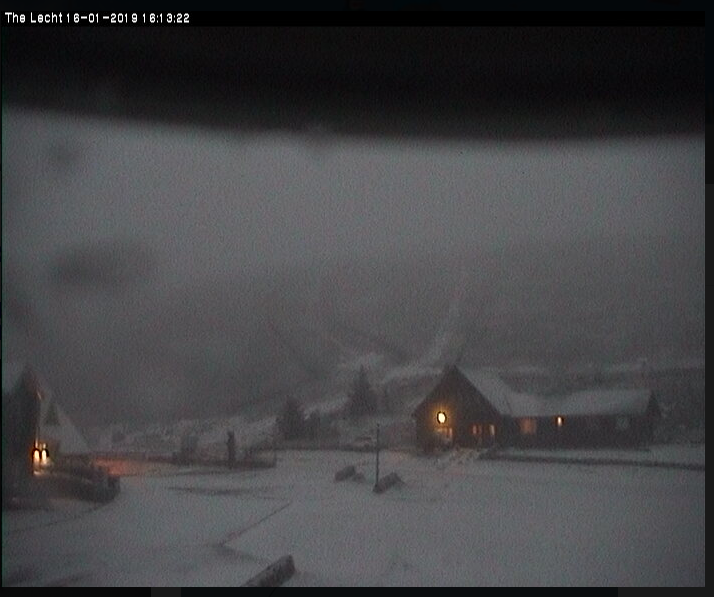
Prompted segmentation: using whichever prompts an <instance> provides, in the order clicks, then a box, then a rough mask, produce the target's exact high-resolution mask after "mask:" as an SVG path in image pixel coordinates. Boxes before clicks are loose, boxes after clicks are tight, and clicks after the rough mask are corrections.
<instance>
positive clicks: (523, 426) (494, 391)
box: [413, 366, 660, 450]
mask: <svg viewBox="0 0 714 597" xmlns="http://www.w3.org/2000/svg"><path fill="white" fill-rule="evenodd" d="M659 416H660V410H659V406H658V404H657V401H656V399H655V397H654V396H653V393H652V391H651V390H649V389H643V388H635V389H601V388H596V389H589V390H584V391H578V392H573V393H570V394H566V395H560V396H539V395H535V394H527V393H523V392H515V391H513V390H512V389H511V388H509V387H508V386H507V385H506V384H505V383H504V382H503V380H502V379H501V378H500V377H499V376H498V375H497V374H495V373H493V372H491V371H487V370H468V369H460V368H458V367H456V366H452V367H448V368H447V369H445V370H444V373H443V374H442V376H441V378H440V379H439V381H438V383H437V385H436V387H434V388H433V389H432V390H431V392H429V394H428V395H427V397H426V398H425V399H424V400H423V401H422V402H421V403H420V404H419V405H418V406H417V408H416V409H415V410H414V413H413V417H414V419H415V422H416V441H417V445H418V446H420V447H421V448H423V449H425V450H430V449H433V448H435V447H437V446H450V445H462V446H476V447H489V446H495V445H501V446H510V445H516V446H541V447H545V446H566V445H567V446H578V445H581V446H585V445H588V446H596V445H636V444H642V443H646V442H648V441H650V440H651V439H652V434H653V431H654V425H655V422H656V420H657V418H658V417H659Z"/></svg>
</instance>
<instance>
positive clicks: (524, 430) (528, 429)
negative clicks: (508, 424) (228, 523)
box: [518, 419, 537, 435]
mask: <svg viewBox="0 0 714 597" xmlns="http://www.w3.org/2000/svg"><path fill="white" fill-rule="evenodd" d="M518 426H519V427H520V429H521V435H533V434H534V433H535V432H536V428H537V421H536V420H535V419H519V420H518Z"/></svg>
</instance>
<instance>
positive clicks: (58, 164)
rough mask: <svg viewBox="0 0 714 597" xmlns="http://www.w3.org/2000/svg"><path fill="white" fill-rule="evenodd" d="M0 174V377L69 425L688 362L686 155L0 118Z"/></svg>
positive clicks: (693, 200)
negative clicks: (390, 370) (509, 371)
mask: <svg viewBox="0 0 714 597" xmlns="http://www.w3.org/2000/svg"><path fill="white" fill-rule="evenodd" d="M2 157H3V165H4V167H3V180H2V225H3V226H2V246H3V266H2V283H3V301H2V322H3V359H10V360H27V361H30V362H31V363H33V364H34V365H35V366H36V367H37V369H38V370H39V371H41V372H42V374H43V376H44V377H46V379H47V380H48V382H49V385H50V386H51V387H52V389H53V391H54V392H55V395H56V396H57V397H58V399H59V400H60V401H61V402H62V403H63V405H64V406H65V407H66V409H67V410H68V411H69V412H70V414H71V415H72V416H73V417H74V418H75V419H76V420H77V421H78V422H79V423H80V424H83V425H89V424H100V423H107V422H110V421H121V420H132V421H153V420H167V419H173V418H177V417H186V416H191V417H198V416H214V415H217V414H224V413H231V414H232V413H235V412H238V411H244V412H246V413H250V412H258V411H260V410H262V409H269V408H274V405H275V404H277V403H279V402H280V401H282V400H283V399H284V398H285V396H286V395H287V394H289V393H295V392H301V394H300V395H301V396H303V397H307V399H310V398H311V397H313V398H314V399H315V400H317V399H320V398H324V397H325V396H326V395H329V394H330V393H331V392H338V391H339V389H340V387H342V388H343V391H346V390H347V384H348V383H349V381H348V380H349V379H350V377H349V375H351V373H352V372H353V369H354V367H352V365H353V364H355V363H359V362H363V363H367V364H368V365H369V364H370V363H372V364H374V363H376V362H378V363H379V365H380V366H381V367H392V366H393V367H398V366H400V365H404V364H405V363H409V362H414V361H415V360H417V361H418V360H419V359H423V358H424V357H425V355H428V356H429V359H430V361H431V362H432V364H434V365H437V366H442V365H444V364H446V363H447V362H453V361H454V360H459V362H463V363H466V364H469V365H471V366H484V365H490V366H499V367H516V366H524V365H532V366H542V367H560V368H567V367H577V366H584V365H587V364H594V365H596V366H602V365H605V364H611V363H622V362H631V361H634V360H637V359H642V358H646V359H649V360H650V361H653V362H656V361H657V360H681V359H691V358H695V359H702V360H703V358H704V294H705V293H704V286H705V280H704V238H705V229H704V216H705V213H704V191H705V187H704V139H703V136H697V135H691V136H690V135H673V136H651V137H642V138H637V137H623V138H618V137H614V138H609V139H608V138H604V139H603V138H598V139H592V140H590V139H587V140H586V139H568V140H557V141H550V140H539V141H504V142H498V141H495V140H484V141H469V142H451V141H450V142H445V141H428V140H424V139H421V140H419V141H414V140H404V141H400V140H399V139H396V138H395V139H370V138H364V137H362V138H359V139H357V138H351V137H346V136H332V135H330V134H329V131H324V130H321V129H319V128H316V129H315V130H314V131H308V132H306V133H304V134H293V135H289V134H279V133H275V134H260V135H258V134H256V135H252V134H250V135H249V134H240V133H237V132H233V131H230V130H228V129H226V130H207V129H201V128H197V127H196V128H194V127H189V126H169V125H156V124H152V125H146V124H141V123H130V122H127V121H118V120H111V119H92V118H88V117H87V118H84V117H79V116H76V115H59V114H55V113H52V112H36V111H31V110H24V109H17V108H8V107H3V154H2ZM445 322H446V323H447V324H448V327H449V334H448V335H442V336H443V337H444V338H445V341H444V342H443V345H439V346H436V347H435V344H434V339H435V338H438V337H442V336H440V330H441V328H443V326H444V325H445ZM447 336H448V337H447ZM370 359H371V360H370ZM355 366H356V365H355ZM350 367H352V369H351V368H350ZM301 389H302V390H301Z"/></svg>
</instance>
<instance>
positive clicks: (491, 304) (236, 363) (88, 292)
mask: <svg viewBox="0 0 714 597" xmlns="http://www.w3.org/2000/svg"><path fill="white" fill-rule="evenodd" d="M56 269H57V266H56V263H55V262H51V263H50V264H48V265H47V266H46V268H44V269H43V270H40V272H39V275H37V272H33V273H35V277H30V275H29V274H28V273H27V272H26V271H23V270H20V269H18V270H15V269H10V270H9V274H8V275H7V276H4V289H3V294H4V296H9V297H10V298H11V299H13V300H10V301H3V320H4V322H5V323H6V325H5V326H4V332H3V335H4V342H3V351H4V353H5V351H6V350H7V349H8V347H10V346H20V347H24V348H25V350H28V351H32V352H33V354H35V355H37V360H38V362H41V363H43V366H44V368H45V369H46V371H47V376H48V378H49V379H51V380H52V385H53V387H54V390H55V392H56V393H57V394H58V395H59V396H61V397H62V401H63V403H65V404H66V406H67V408H68V409H69V410H70V412H71V413H72V414H73V415H74V416H75V417H76V419H77V420H78V421H79V422H81V423H84V424H91V423H105V422H109V421H111V420H137V421H142V420H144V421H149V420H156V419H171V418H175V417H179V416H192V417H196V416H214V415H217V414H223V413H234V412H238V411H240V410H241V407H244V406H246V405H256V404H261V405H263V406H265V404H266V403H274V404H277V403H278V402H279V401H282V400H283V399H284V397H285V396H286V395H287V394H289V393H294V392H299V391H300V388H305V387H309V388H314V392H316V393H318V394H319V393H320V392H337V391H340V390H341V391H346V389H347V387H348V384H349V380H350V376H351V373H350V372H349V371H342V373H341V377H340V376H339V373H340V371H341V369H340V365H341V364H345V363H348V362H349V361H350V359H354V358H356V357H360V356H364V355H368V354H372V355H378V356H379V359H381V360H380V366H382V367H391V366H398V365H401V364H405V363H408V362H411V361H414V360H415V359H418V358H419V357H420V356H421V355H423V354H425V353H426V352H427V351H428V350H429V348H430V345H431V343H433V342H434V339H435V336H436V335H438V333H439V325H440V324H441V323H442V322H443V320H444V317H445V315H446V314H447V312H448V311H449V307H450V305H451V304H453V303H454V301H455V294H457V293H461V295H462V296H461V297H460V300H459V302H458V309H456V310H455V313H454V317H453V318H454V321H452V322H451V323H450V325H451V328H452V330H451V331H452V333H451V334H450V335H449V337H448V342H447V344H446V346H445V350H444V351H443V354H441V355H439V362H436V363H433V364H434V365H435V366H439V367H440V366H443V364H445V363H446V362H447V361H455V360H457V359H460V361H461V362H463V363H466V364H472V365H478V366H481V365H494V366H500V367H508V366H516V365H523V364H529V365H536V366H543V367H562V368H567V367H575V366H581V365H586V364H593V363H594V364H596V365H605V364H611V363H618V362H630V361H634V360H636V359H638V358H642V357H645V358H649V359H657V358H686V357H690V356H696V357H703V354H704V252H703V246H699V244H698V243H697V242H690V239H679V240H678V239H671V238H663V237H658V236H651V237H639V238H627V237H614V238H584V239H583V240H581V241H578V242H575V243H563V242H561V243H550V244H548V243H542V242H541V243H529V244H521V245H520V246H519V245H515V246H512V247H508V248H507V249H503V250H495V249H483V248H478V247H477V246H474V247H472V248H468V249H467V248H463V249H462V250H461V251H458V252H453V251H452V252H449V253H448V254H445V253H442V254H438V253H432V254H415V255H413V256H412V257H401V258H398V257H394V258H383V259H379V260H377V259H368V258H362V259H357V258H355V259H354V260H351V261H348V260H335V261H334V263H332V264H330V265H325V264H316V265H315V266H313V267H303V268H300V267H289V268H288V267H286V268H283V269H280V268H271V269H268V270H266V271H265V272H264V273H263V274H262V275H257V274H250V275H245V276H238V275H236V276H234V277H218V278H215V277H214V278H208V277H197V278H196V280H194V281H192V282H191V283H190V284H184V285H182V286H174V287H171V288H169V289H167V288H165V287H163V286H162V285H161V284H159V283H157V281H156V280H155V279H154V278H153V277H152V275H149V276H147V277H146V279H142V280H140V281H137V282H133V283H131V284H123V285H119V286H117V287H110V288H102V289H100V290H97V289H96V288H91V287H90V288H87V287H85V286H82V285H79V286H77V285H68V284H61V283H60V284H58V283H57V280H56V274H57V272H56ZM33 288H34V289H35V291H34V292H33ZM38 289H40V290H41V291H39V292H38V291H37V290H38ZM28 326H29V327H28ZM28 338H34V340H31V341H28ZM38 338H41V339H39V340H38ZM33 342H34V344H33ZM4 356H5V355H4ZM311 391H313V390H311ZM324 397H325V396H321V395H315V396H314V399H315V400H316V401H317V400H319V399H321V398H324ZM90 405H91V406H90Z"/></svg>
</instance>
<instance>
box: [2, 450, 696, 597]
mask: <svg viewBox="0 0 714 597" xmlns="http://www.w3.org/2000/svg"><path fill="white" fill-rule="evenodd" d="M696 451H697V450H695V452H696ZM699 452H700V453H701V455H697V456H696V457H695V461H699V460H701V462H702V463H703V452H704V446H701V449H700V450H699ZM680 458H687V456H686V455H684V456H681V457H680ZM348 464H354V465H356V467H357V470H358V472H361V473H362V474H363V475H364V478H363V479H362V480H359V479H358V480H346V481H342V482H339V483H337V482H335V481H334V473H335V472H336V471H337V470H338V469H340V468H341V467H343V466H345V465H348ZM380 470H381V472H382V474H386V473H389V472H392V471H395V472H397V473H398V474H399V476H400V477H401V478H402V480H403V481H404V485H403V486H401V487H399V488H392V489H390V490H388V491H387V492H386V493H383V494H380V495H377V494H374V493H373V492H372V485H373V483H374V457H373V455H371V454H365V453H349V452H337V451H334V452H322V451H294V452H281V453H280V454H279V457H278V465H277V467H275V468H272V469H263V470H251V471H220V470H216V469H215V468H214V469H212V470H200V469H188V468H182V469H180V468H177V467H172V466H169V465H166V466H164V467H163V468H158V469H157V468H154V469H153V470H152V472H151V473H150V474H145V475H133V476H126V477H123V478H122V481H121V483H122V491H121V493H120V494H119V496H118V497H117V498H116V499H115V501H113V502H111V503H109V504H106V505H103V506H100V507H97V506H96V505H90V504H87V503H81V502H73V501H60V500H55V501H53V502H52V509H50V510H32V511H6V512H3V515H2V517H3V519H2V523H3V525H2V526H3V530H2V536H3V545H2V546H3V564H2V575H3V585H5V586H7V585H13V584H15V585H32V586H36V585H47V584H60V585H70V586H74V585H121V586H128V585H139V586H147V585H148V586H209V585H212V586H225V585H240V584H242V583H244V582H245V581H246V580H248V579H249V578H250V577H251V576H253V575H254V574H256V573H257V572H259V571H260V570H262V569H263V568H264V567H265V566H267V565H268V564H270V563H271V562H273V561H274V560H276V559H278V558H279V557H280V556H283V555H286V554H291V555H292V556H293V559H294V562H295V567H296V573H295V575H294V576H293V577H292V578H291V579H290V580H289V581H288V582H287V583H286V584H287V585H292V586H317V585H362V586H381V585H385V586H388V585H438V586H456V585H479V586H480V585H509V586H510V585H549V586H550V585H593V586H626V585H652V586H664V585H702V586H703V585H704V583H705V574H704V560H705V557H704V486H705V483H704V471H697V470H682V469H676V468H672V469H667V468H647V467H638V466H620V465H597V466H593V465H583V464H552V463H545V462H512V461H487V460H479V459H478V458H477V454H476V453H475V452H471V451H468V450H462V451H460V452H451V453H447V454H445V455H442V456H438V457H437V456H435V457H423V456H415V455H413V454H409V453H407V452H397V451H394V452H383V453H382V454H381V468H380Z"/></svg>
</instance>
